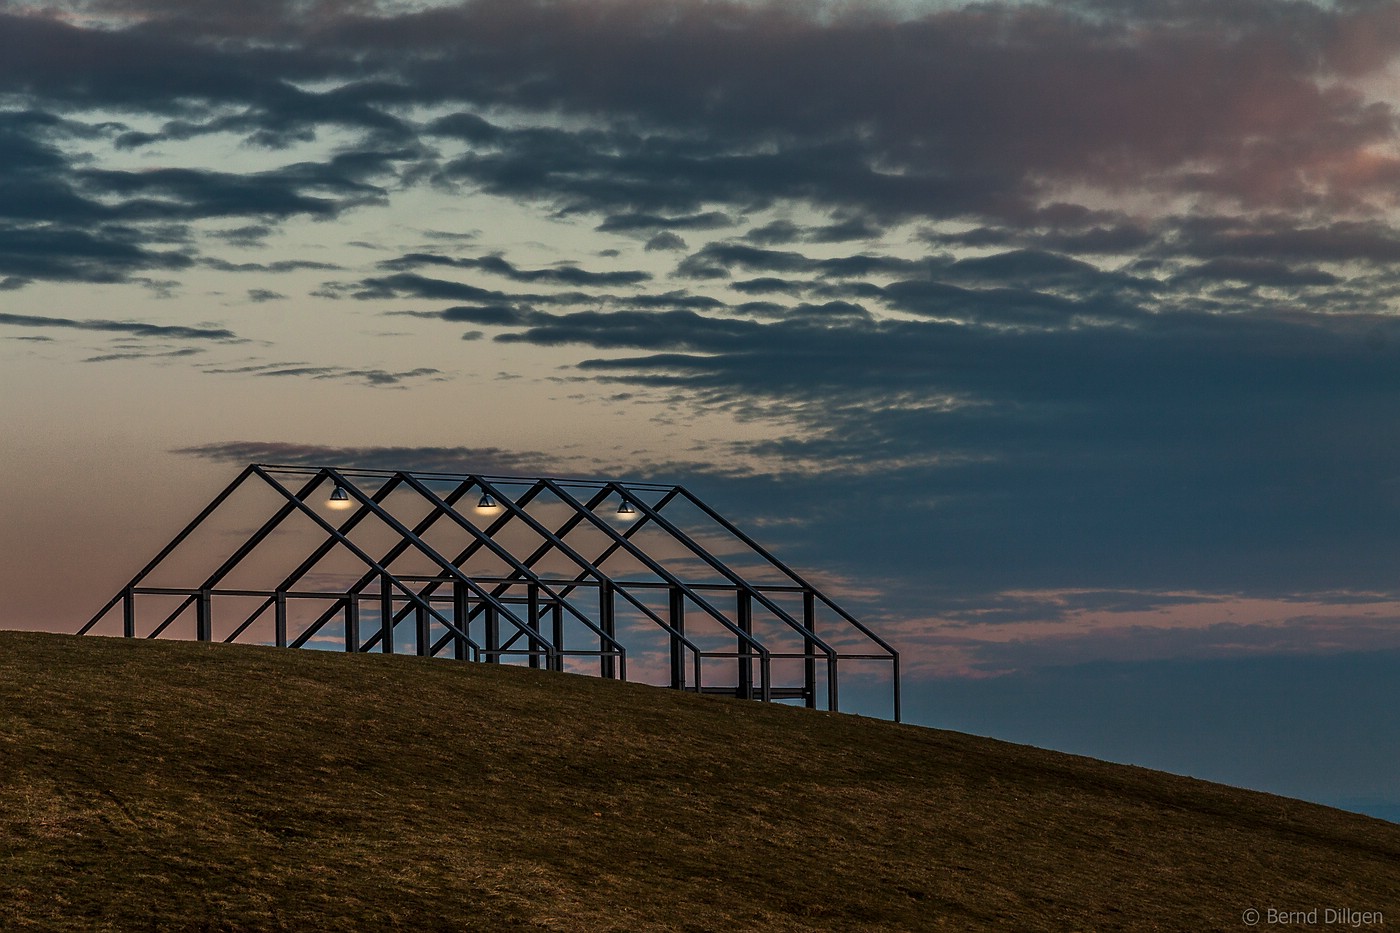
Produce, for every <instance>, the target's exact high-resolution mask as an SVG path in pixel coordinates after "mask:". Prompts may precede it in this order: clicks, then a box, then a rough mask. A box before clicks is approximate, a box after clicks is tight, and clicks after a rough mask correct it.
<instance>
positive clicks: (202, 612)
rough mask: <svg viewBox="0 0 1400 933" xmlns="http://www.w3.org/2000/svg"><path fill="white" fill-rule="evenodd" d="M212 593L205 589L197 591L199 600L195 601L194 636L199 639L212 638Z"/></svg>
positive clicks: (211, 639)
mask: <svg viewBox="0 0 1400 933" xmlns="http://www.w3.org/2000/svg"><path fill="white" fill-rule="evenodd" d="M212 597H213V594H212V593H210V591H209V590H207V589H202V590H200V591H199V601H198V602H197V603H195V613H194V637H195V638H196V639H197V640H199V641H213V640H214V619H213V615H214V612H213V609H214V607H213V605H212V603H213V599H212Z"/></svg>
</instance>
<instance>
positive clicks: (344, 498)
mask: <svg viewBox="0 0 1400 933" xmlns="http://www.w3.org/2000/svg"><path fill="white" fill-rule="evenodd" d="M354 504H355V503H354V502H352V501H351V500H350V494H349V493H348V492H346V491H345V490H344V489H342V488H341V487H340V486H337V487H335V489H334V490H333V491H332V492H331V497H330V498H329V499H327V500H326V506H327V507H328V508H332V509H348V508H350V506H352V505H354Z"/></svg>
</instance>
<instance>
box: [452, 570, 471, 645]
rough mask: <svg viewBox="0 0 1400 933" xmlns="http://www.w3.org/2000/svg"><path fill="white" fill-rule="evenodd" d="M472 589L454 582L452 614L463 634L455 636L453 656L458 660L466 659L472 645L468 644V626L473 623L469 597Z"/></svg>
mask: <svg viewBox="0 0 1400 933" xmlns="http://www.w3.org/2000/svg"><path fill="white" fill-rule="evenodd" d="M470 593H471V590H469V589H467V586H466V584H464V583H453V584H452V614H453V621H454V622H455V623H456V624H457V627H458V628H459V629H461V630H462V634H461V635H456V636H453V639H452V656H453V657H455V658H456V659H457V660H458V661H465V660H467V659H468V658H469V657H471V655H470V651H471V646H470V645H468V644H467V638H466V635H467V632H468V628H467V627H468V626H469V625H471V604H470V603H469V602H468V600H467V597H468V595H469V594H470Z"/></svg>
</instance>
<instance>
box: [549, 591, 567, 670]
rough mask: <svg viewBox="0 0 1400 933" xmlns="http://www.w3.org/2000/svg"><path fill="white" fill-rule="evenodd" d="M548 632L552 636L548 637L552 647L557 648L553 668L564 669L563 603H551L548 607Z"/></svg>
mask: <svg viewBox="0 0 1400 933" xmlns="http://www.w3.org/2000/svg"><path fill="white" fill-rule="evenodd" d="M549 621H550V634H551V635H552V636H554V637H553V638H551V639H550V641H552V642H553V643H554V647H555V648H557V649H559V653H558V654H556V655H555V656H554V670H556V671H562V670H563V669H564V605H563V603H558V602H556V603H551V604H550V607H549Z"/></svg>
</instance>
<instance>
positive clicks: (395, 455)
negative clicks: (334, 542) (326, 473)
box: [173, 441, 561, 474]
mask: <svg viewBox="0 0 1400 933" xmlns="http://www.w3.org/2000/svg"><path fill="white" fill-rule="evenodd" d="M173 453H178V454H184V455H186V456H191V457H199V458H202V459H205V460H216V461H219V462H223V463H238V464H243V463H275V464H283V465H287V466H336V467H360V468H362V469H385V470H402V469H414V470H423V471H443V472H467V473H470V472H479V473H489V474H513V473H524V474H539V473H549V472H553V471H555V470H557V469H558V468H559V464H560V462H561V461H560V458H559V457H558V456H557V455H550V454H545V453H541V452H538V451H519V450H503V449H501V448H499V447H328V446H318V445H314V444H298V443H294V442H289V441H227V442H222V443H217V444H203V445H200V446H197V447H182V448H177V449H176V450H174V451H173Z"/></svg>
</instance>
